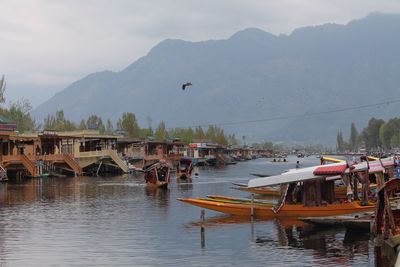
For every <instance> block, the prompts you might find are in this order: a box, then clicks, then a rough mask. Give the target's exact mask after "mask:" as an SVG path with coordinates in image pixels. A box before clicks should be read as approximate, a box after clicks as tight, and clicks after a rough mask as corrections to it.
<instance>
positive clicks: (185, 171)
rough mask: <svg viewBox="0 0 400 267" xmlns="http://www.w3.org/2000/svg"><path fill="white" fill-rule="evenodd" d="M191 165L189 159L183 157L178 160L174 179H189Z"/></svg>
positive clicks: (191, 169)
mask: <svg viewBox="0 0 400 267" xmlns="http://www.w3.org/2000/svg"><path fill="white" fill-rule="evenodd" d="M192 171H193V165H192V160H191V159H190V158H186V157H183V158H181V159H180V160H179V163H178V168H177V170H176V177H177V178H179V179H181V180H186V179H190V178H191V177H192Z"/></svg>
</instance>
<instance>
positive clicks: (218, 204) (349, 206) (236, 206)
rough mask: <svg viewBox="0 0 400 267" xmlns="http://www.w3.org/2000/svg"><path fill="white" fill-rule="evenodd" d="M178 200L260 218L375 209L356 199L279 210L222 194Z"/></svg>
mask: <svg viewBox="0 0 400 267" xmlns="http://www.w3.org/2000/svg"><path fill="white" fill-rule="evenodd" d="M178 200H180V201H182V202H185V203H188V204H191V205H194V206H198V207H202V208H206V209H210V210H214V211H218V212H222V213H228V214H232V215H236V216H251V212H252V210H253V216H254V217H256V218H260V219H268V218H271V217H323V216H333V215H343V214H350V213H356V212H364V211H372V210H374V209H375V205H373V204H370V205H364V206H362V205H361V204H360V203H359V202H356V201H353V202H347V203H336V204H326V205H320V206H310V207H305V206H303V205H302V204H285V205H283V206H282V207H281V208H280V209H279V210H276V209H275V206H274V204H273V203H267V202H262V201H257V200H254V201H253V202H252V201H251V200H250V199H248V200H245V199H240V198H230V197H223V196H211V197H208V198H178Z"/></svg>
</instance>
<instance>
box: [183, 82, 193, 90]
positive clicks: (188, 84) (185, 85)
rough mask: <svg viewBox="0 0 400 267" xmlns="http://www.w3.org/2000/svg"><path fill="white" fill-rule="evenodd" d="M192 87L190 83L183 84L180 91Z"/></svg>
mask: <svg viewBox="0 0 400 267" xmlns="http://www.w3.org/2000/svg"><path fill="white" fill-rule="evenodd" d="M191 85H192V83H190V82H189V83H184V84H182V90H183V91H185V88H186V87H187V86H191Z"/></svg>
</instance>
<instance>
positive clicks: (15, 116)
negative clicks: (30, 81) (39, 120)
mask: <svg viewBox="0 0 400 267" xmlns="http://www.w3.org/2000/svg"><path fill="white" fill-rule="evenodd" d="M31 109H32V105H31V104H30V102H29V101H28V100H26V99H24V98H23V99H21V100H20V101H17V102H15V103H12V104H11V105H10V108H9V109H8V110H5V113H3V114H4V115H6V116H8V117H9V118H10V119H11V121H13V122H15V123H16V124H17V130H18V131H19V132H27V131H34V130H36V128H37V127H36V122H35V120H33V119H32V117H31V115H30V111H31Z"/></svg>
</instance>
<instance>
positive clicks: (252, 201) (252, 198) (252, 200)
mask: <svg viewBox="0 0 400 267" xmlns="http://www.w3.org/2000/svg"><path fill="white" fill-rule="evenodd" d="M250 216H251V218H253V217H254V194H251V210H250Z"/></svg>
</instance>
